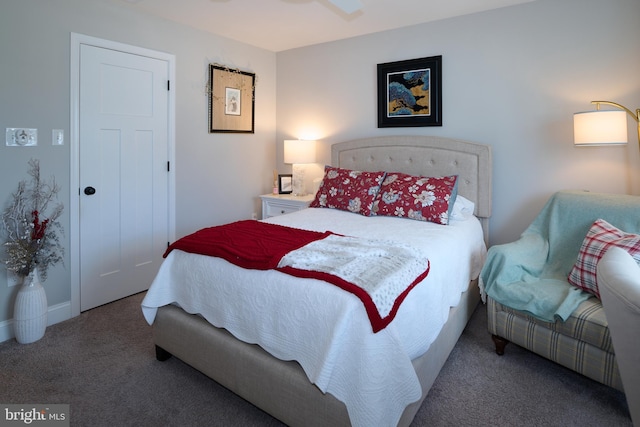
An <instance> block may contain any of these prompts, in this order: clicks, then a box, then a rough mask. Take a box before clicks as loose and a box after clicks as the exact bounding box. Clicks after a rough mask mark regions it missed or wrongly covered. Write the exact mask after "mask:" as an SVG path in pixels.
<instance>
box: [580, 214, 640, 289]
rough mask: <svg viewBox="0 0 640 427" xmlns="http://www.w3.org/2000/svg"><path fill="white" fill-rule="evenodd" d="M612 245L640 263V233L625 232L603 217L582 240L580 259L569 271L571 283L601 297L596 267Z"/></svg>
mask: <svg viewBox="0 0 640 427" xmlns="http://www.w3.org/2000/svg"><path fill="white" fill-rule="evenodd" d="M611 246H619V247H621V248H622V249H624V250H626V251H627V252H629V253H630V254H631V256H633V258H634V259H635V260H636V261H637V262H639V263H640V235H637V234H630V233H625V232H624V231H622V230H619V229H618V228H616V227H614V226H613V225H611V224H609V223H608V222H607V221H605V220H603V219H598V220H596V222H594V223H593V225H592V226H591V228H590V229H589V232H588V233H587V235H586V237H585V238H584V240H583V241H582V246H581V247H580V252H579V253H578V260H577V261H576V263H575V265H574V266H573V268H572V269H571V272H570V273H569V283H571V284H572V285H573V286H575V287H577V288H580V289H582V290H583V291H585V292H589V293H590V294H593V295H595V296H597V297H598V298H600V291H599V290H598V282H597V280H596V277H597V276H596V267H597V265H598V261H600V258H602V256H603V255H604V253H605V252H606V251H607V249H609V248H610V247H611Z"/></svg>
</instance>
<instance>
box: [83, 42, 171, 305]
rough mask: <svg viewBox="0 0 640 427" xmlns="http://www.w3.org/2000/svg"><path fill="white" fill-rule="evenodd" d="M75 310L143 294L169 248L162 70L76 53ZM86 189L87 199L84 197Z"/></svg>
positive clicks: (136, 60)
mask: <svg viewBox="0 0 640 427" xmlns="http://www.w3.org/2000/svg"><path fill="white" fill-rule="evenodd" d="M80 70H81V71H80V145H79V147H80V148H79V158H80V173H79V178H80V179H79V181H80V204H79V206H80V246H81V249H80V309H81V311H84V310H88V309H90V308H93V307H96V306H98V305H102V304H105V303H108V302H111V301H113V300H116V299H119V298H123V297H126V296H129V295H132V294H134V293H137V292H140V291H143V290H145V289H147V288H148V287H149V285H150V284H151V281H152V280H153V278H154V276H155V274H156V273H157V270H158V268H159V265H160V263H161V261H162V253H163V252H164V249H165V248H166V245H167V241H168V234H169V233H168V191H169V181H168V179H169V176H168V172H167V160H168V92H167V86H166V85H167V80H168V64H167V62H166V61H163V60H159V59H153V58H149V57H145V56H140V55H134V54H129V53H124V52H119V51H115V50H110V49H105V48H99V47H95V46H88V45H82V46H81V51H80ZM87 187H93V188H94V189H95V193H94V194H85V191H84V189H85V188H87Z"/></svg>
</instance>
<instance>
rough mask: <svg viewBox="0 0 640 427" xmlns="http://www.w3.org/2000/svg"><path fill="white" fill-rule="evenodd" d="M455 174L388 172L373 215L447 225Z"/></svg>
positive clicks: (456, 177)
mask: <svg viewBox="0 0 640 427" xmlns="http://www.w3.org/2000/svg"><path fill="white" fill-rule="evenodd" d="M457 181H458V176H457V175H454V176H443V177H439V178H427V177H423V176H412V175H407V174H403V173H388V174H387V177H386V178H385V180H384V181H383V183H382V186H381V187H380V192H379V193H378V197H376V200H375V201H374V203H373V215H386V216H398V217H405V218H410V219H415V220H418V221H430V222H435V223H436V224H444V225H446V224H448V223H449V214H450V208H453V204H454V202H455V194H456V191H457V188H456V183H457Z"/></svg>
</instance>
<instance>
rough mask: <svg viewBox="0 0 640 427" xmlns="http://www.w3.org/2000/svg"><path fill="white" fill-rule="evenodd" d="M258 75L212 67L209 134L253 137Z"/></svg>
mask: <svg viewBox="0 0 640 427" xmlns="http://www.w3.org/2000/svg"><path fill="white" fill-rule="evenodd" d="M255 81H256V75H255V74H254V73H248V72H245V71H240V70H233V69H230V68H227V67H224V66H221V65H217V64H209V84H208V86H209V87H208V92H209V133H217V132H236V133H254V108H255Z"/></svg>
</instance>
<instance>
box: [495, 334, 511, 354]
mask: <svg viewBox="0 0 640 427" xmlns="http://www.w3.org/2000/svg"><path fill="white" fill-rule="evenodd" d="M491 339H492V340H493V343H494V344H495V345H496V354H498V355H499V356H502V355H503V354H504V348H505V347H506V346H507V344H509V341H508V340H506V339H504V338H502V337H499V336H497V335H491Z"/></svg>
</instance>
